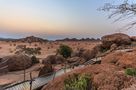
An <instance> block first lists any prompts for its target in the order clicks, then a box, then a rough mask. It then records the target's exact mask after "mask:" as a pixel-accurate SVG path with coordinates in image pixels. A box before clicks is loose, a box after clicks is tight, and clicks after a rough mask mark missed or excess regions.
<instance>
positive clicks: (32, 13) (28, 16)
mask: <svg viewBox="0 0 136 90" xmlns="http://www.w3.org/2000/svg"><path fill="white" fill-rule="evenodd" d="M117 1H118V3H119V2H120V1H121V0H0V37H4V38H21V37H26V36H31V35H34V36H38V37H42V38H47V39H62V38H66V37H69V38H87V37H89V38H91V37H94V38H97V37H101V36H103V35H105V34H110V33H115V32H118V28H120V26H123V24H122V23H114V24H113V22H112V20H108V19H107V17H108V14H109V13H107V12H103V11H98V10H97V9H98V8H100V7H101V6H103V5H104V4H105V3H108V2H111V3H117ZM134 32H135V31H134V30H131V31H129V32H128V31H127V32H124V33H128V34H130V35H131V34H134ZM135 34H136V33H135Z"/></svg>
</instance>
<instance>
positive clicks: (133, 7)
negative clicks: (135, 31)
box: [99, 0, 136, 30]
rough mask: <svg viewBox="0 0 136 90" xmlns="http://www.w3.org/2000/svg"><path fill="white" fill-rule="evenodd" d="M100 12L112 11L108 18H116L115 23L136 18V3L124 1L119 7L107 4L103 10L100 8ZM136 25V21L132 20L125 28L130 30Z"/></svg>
mask: <svg viewBox="0 0 136 90" xmlns="http://www.w3.org/2000/svg"><path fill="white" fill-rule="evenodd" d="M122 1H123V0H122ZM99 10H102V11H110V12H111V14H110V15H109V16H108V18H109V19H111V18H114V19H115V20H114V22H116V21H121V20H125V19H130V18H134V17H136V3H130V2H129V0H124V1H123V3H121V4H118V5H114V4H111V3H106V4H105V5H104V6H103V7H102V8H99ZM135 25H136V19H135V20H134V19H132V21H131V22H130V23H128V24H127V25H125V26H124V28H125V29H127V30H128V29H130V28H132V27H134V26H135Z"/></svg>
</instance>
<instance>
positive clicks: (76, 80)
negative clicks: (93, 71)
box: [64, 74, 91, 90]
mask: <svg viewBox="0 0 136 90" xmlns="http://www.w3.org/2000/svg"><path fill="white" fill-rule="evenodd" d="M90 77H91V76H90V75H87V74H73V75H72V76H68V78H67V79H65V80H64V90H89V89H90V88H91V87H90V84H91V83H90V81H91V78H90Z"/></svg>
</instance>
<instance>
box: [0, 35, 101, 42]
mask: <svg viewBox="0 0 136 90" xmlns="http://www.w3.org/2000/svg"><path fill="white" fill-rule="evenodd" d="M0 41H13V42H14V41H15V42H16V41H18V42H29V43H31V42H47V41H49V40H47V39H43V38H39V37H35V36H29V37H25V38H20V39H12V38H0ZM56 41H100V39H99V38H98V39H94V38H82V39H77V38H65V39H60V40H56Z"/></svg>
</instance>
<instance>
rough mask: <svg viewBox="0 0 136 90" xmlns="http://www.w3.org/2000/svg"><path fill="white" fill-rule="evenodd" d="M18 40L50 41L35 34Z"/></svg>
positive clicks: (30, 41) (29, 41)
mask: <svg viewBox="0 0 136 90" xmlns="http://www.w3.org/2000/svg"><path fill="white" fill-rule="evenodd" d="M18 41H22V42H28V43H32V42H44V41H48V40H45V39H42V38H39V37H35V36H29V37H26V38H22V39H19V40H18Z"/></svg>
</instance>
